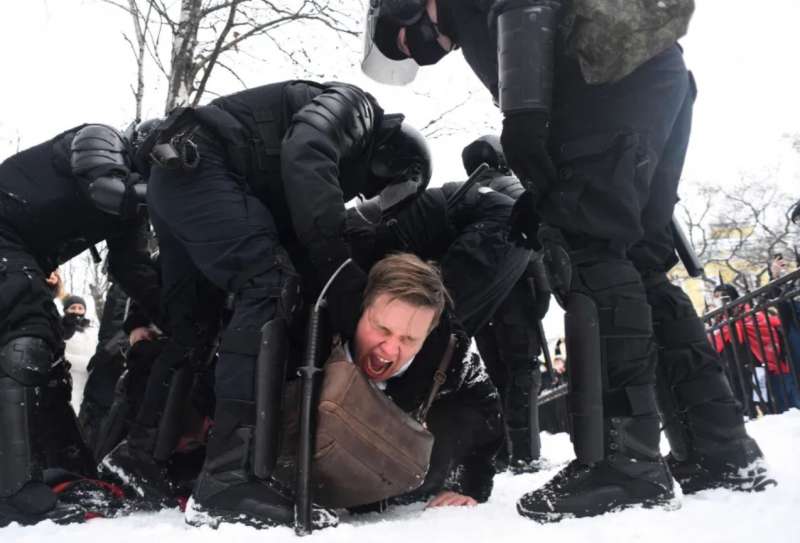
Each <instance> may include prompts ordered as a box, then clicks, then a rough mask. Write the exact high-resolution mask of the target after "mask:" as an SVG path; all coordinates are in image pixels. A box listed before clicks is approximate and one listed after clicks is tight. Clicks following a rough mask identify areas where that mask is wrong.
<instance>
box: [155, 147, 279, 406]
mask: <svg viewBox="0 0 800 543" xmlns="http://www.w3.org/2000/svg"><path fill="white" fill-rule="evenodd" d="M195 141H196V143H197V145H198V151H199V153H200V157H201V158H200V164H199V165H198V166H197V168H196V169H194V170H191V171H171V170H164V169H160V168H154V169H153V173H152V175H151V177H150V181H149V187H148V194H147V199H148V206H149V208H150V212H151V217H152V221H153V225H154V227H155V230H156V233H157V235H158V239H159V246H160V250H161V266H162V273H163V284H164V287H163V289H164V297H165V299H169V297H170V293H171V291H173V290H176V289H180V288H181V282H182V280H184V279H185V277H187V276H191V275H193V274H194V273H196V272H197V271H198V270H199V272H200V273H202V275H204V276H205V277H206V278H207V279H208V280H209V281H210V282H211V283H212V284H214V285H215V286H216V287H218V288H219V289H222V290H223V291H225V292H227V293H229V300H230V302H231V304H230V306H231V309H232V314H231V317H230V320H229V322H228V323H227V326H226V328H225V330H224V332H223V335H222V343H221V346H220V350H219V352H220V357H219V361H218V363H217V369H216V376H215V389H216V396H217V399H235V400H247V401H252V400H253V396H254V388H253V382H254V370H255V358H256V355H257V353H258V347H259V343H260V342H259V333H260V328H261V326H262V325H263V324H264V323H265V322H267V321H269V320H271V319H272V318H273V317H275V315H276V311H277V308H278V304H277V298H278V297H279V296H280V292H281V288H282V286H283V284H284V282H285V280H286V278H287V277H288V274H291V273H292V267H291V263H290V262H289V260H288V257H287V256H286V253H285V251H284V250H283V248H282V247H281V245H280V243H279V240H278V233H277V229H276V226H275V222H274V220H273V217H272V214H271V213H270V211H269V210H268V209H267V207H266V206H265V205H264V203H262V202H261V201H260V200H259V199H258V198H256V197H255V196H253V195H252V193H251V192H250V190H249V188H248V187H247V186H246V183H245V182H244V180H243V179H241V178H239V177H237V176H236V175H235V174H234V173H233V172H232V171H231V170H230V168H229V167H228V166H227V164H226V160H225V156H226V155H225V150H224V148H223V147H222V146H221V144H219V143H218V142H216V141H214V140H213V139H212V138H210V137H206V136H205V135H204V134H203V133H200V134H198V135H197V136H196V137H195ZM165 311H166V312H167V314H169V312H170V308H169V307H166V308H165ZM167 318H168V319H169V320H173V321H174V319H172V318H171V317H169V316H168V317H167ZM186 318H190V316H189V315H187V316H186Z"/></svg>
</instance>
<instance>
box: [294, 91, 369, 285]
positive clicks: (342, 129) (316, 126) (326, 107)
mask: <svg viewBox="0 0 800 543" xmlns="http://www.w3.org/2000/svg"><path fill="white" fill-rule="evenodd" d="M374 125H375V108H374V106H373V104H372V102H371V101H370V100H369V98H368V97H367V95H366V94H365V93H364V92H363V91H361V90H360V89H357V88H356V87H352V86H347V85H332V86H329V87H327V88H326V89H325V90H324V91H323V92H322V93H320V94H319V95H317V96H316V97H314V98H313V99H312V100H311V102H310V103H308V104H307V105H306V106H305V107H303V108H302V109H300V110H299V111H298V112H297V113H295V114H294V116H293V117H292V120H291V123H290V124H289V127H288V130H287V132H286V135H285V137H284V140H283V143H282V146H281V175H282V178H283V186H284V193H285V195H286V201H287V204H288V206H289V212H290V214H291V217H292V222H293V225H294V230H295V232H296V233H297V236H298V238H299V240H300V242H301V243H302V244H303V246H304V247H305V248H306V249H307V251H308V253H309V256H310V258H311V261H312V263H313V264H314V265H315V266H316V267H317V268H318V269H319V270H320V273H321V274H323V275H324V274H325V273H330V272H332V271H333V270H334V269H335V268H336V267H337V266H338V265H339V264H340V263H341V262H342V261H343V260H344V259H346V258H347V257H348V256H349V251H348V249H347V246H346V244H345V242H344V239H343V230H344V217H345V208H344V203H345V200H346V199H349V198H351V197H353V196H355V194H346V191H345V190H343V183H342V180H341V179H340V173H341V165H342V163H343V162H344V161H348V160H353V159H356V158H359V157H361V156H365V155H367V154H368V151H369V148H370V146H371V142H372V139H373V131H374V129H375V126H374Z"/></svg>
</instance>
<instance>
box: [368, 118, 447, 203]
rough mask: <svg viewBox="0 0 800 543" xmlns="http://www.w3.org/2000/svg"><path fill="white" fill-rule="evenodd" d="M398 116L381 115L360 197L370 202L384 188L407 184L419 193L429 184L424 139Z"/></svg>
mask: <svg viewBox="0 0 800 543" xmlns="http://www.w3.org/2000/svg"><path fill="white" fill-rule="evenodd" d="M403 119H404V118H403V116H402V115H397V114H394V115H391V114H390V115H385V116H384V117H383V120H382V122H381V128H380V129H379V131H378V136H377V138H376V141H375V148H374V150H373V152H372V158H371V160H370V165H369V182H368V187H367V188H366V190H365V192H364V196H365V197H367V198H371V197H372V196H375V195H376V194H378V193H379V192H381V191H382V190H383V189H384V188H385V187H387V186H389V185H393V184H399V183H409V184H411V185H412V186H413V190H414V192H416V193H419V192H421V191H423V190H425V188H426V187H427V186H428V183H429V182H430V180H431V173H432V165H431V152H430V149H429V148H428V143H427V142H426V141H425V137H424V136H423V135H422V134H421V133H420V132H419V130H417V129H416V128H414V127H413V126H410V125H409V124H408V123H406V122H404V120H403Z"/></svg>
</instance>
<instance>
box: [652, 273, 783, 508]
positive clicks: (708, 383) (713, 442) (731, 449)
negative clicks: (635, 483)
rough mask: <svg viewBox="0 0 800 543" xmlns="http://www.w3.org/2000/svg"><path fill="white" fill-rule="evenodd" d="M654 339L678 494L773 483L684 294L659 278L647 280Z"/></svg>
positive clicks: (752, 488) (661, 404) (754, 487)
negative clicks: (680, 491)
mask: <svg viewBox="0 0 800 543" xmlns="http://www.w3.org/2000/svg"><path fill="white" fill-rule="evenodd" d="M645 284H646V286H647V299H648V302H649V303H650V305H651V306H652V308H653V324H654V326H653V328H654V332H655V337H656V341H657V343H658V366H657V372H656V376H657V379H656V384H657V392H658V404H659V410H660V411H661V416H662V419H663V422H662V424H663V426H664V433H665V435H666V437H667V440H668V441H669V444H670V449H671V453H670V455H669V456H668V459H667V460H668V463H669V466H670V469H671V470H672V474H673V476H674V477H675V479H676V480H677V481H678V483H679V484H680V485H681V488H682V489H683V493H684V494H691V493H694V492H698V491H700V490H705V489H710V488H728V489H731V490H739V491H760V490H764V489H766V488H768V487H770V486H774V485H776V484H777V483H776V481H775V480H774V479H772V478H771V477H770V476H769V473H768V470H767V466H766V463H765V462H764V457H763V454H762V453H761V450H760V449H759V447H758V444H757V443H756V442H755V441H754V440H753V438H751V437H750V436H748V435H747V430H745V427H744V415H743V413H742V409H741V406H740V405H739V403H738V402H737V401H736V399H735V397H734V395H733V392H732V390H731V387H730V384H729V383H728V379H727V378H726V376H725V373H724V371H723V369H722V365H721V363H720V360H719V358H718V357H717V355H716V353H715V352H714V351H713V350H712V349H711V346H710V345H709V343H708V340H707V339H706V335H705V328H704V326H703V323H702V321H701V320H700V319H699V318H698V317H697V314H696V313H695V310H694V307H693V306H692V304H691V301H690V300H689V299H688V297H687V296H686V294H685V293H684V292H683V291H682V290H680V289H679V288H678V287H676V286H674V285H672V284H670V283H669V282H668V281H666V278H665V277H664V276H663V274H662V275H653V276H651V277H649V278H646V281H645Z"/></svg>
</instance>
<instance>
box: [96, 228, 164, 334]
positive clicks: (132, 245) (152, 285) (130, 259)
mask: <svg viewBox="0 0 800 543" xmlns="http://www.w3.org/2000/svg"><path fill="white" fill-rule="evenodd" d="M107 243H108V271H109V273H110V274H111V275H112V276H113V277H114V278H115V279H116V280H117V281H118V282H119V285H120V286H121V287H122V289H123V290H124V291H125V292H126V293H128V295H130V297H131V298H133V299H134V300H136V302H137V303H138V305H139V306H140V307H141V308H142V310H143V311H144V312H145V313H146V314H147V316H148V317H149V318H150V320H151V321H152V322H155V323H156V324H160V322H161V319H160V316H159V302H160V299H161V297H160V291H161V278H160V275H159V273H158V268H157V266H156V264H155V263H154V262H153V260H152V259H151V258H150V253H149V251H148V250H147V222H146V221H144V220H141V221H139V222H137V223H131V224H130V226H129V227H128V228H125V229H124V230H123V231H122V233H121V234H120V235H118V236H113V237H109V238H108V240H107Z"/></svg>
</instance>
